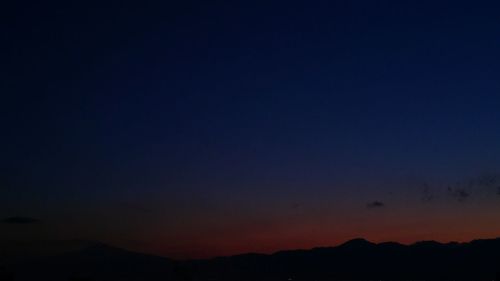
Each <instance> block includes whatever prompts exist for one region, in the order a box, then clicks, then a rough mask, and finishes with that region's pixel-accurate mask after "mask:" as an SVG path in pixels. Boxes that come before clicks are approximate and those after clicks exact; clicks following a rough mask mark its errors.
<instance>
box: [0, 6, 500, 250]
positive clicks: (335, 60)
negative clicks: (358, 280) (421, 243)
mask: <svg viewBox="0 0 500 281" xmlns="http://www.w3.org/2000/svg"><path fill="white" fill-rule="evenodd" d="M164 2H165V3H162V4H160V3H151V2H150V3H132V2H127V1H116V2H114V3H112V2H108V3H106V4H103V3H100V4H98V5H93V4H89V3H80V4H68V3H63V4H61V3H58V4H55V3H45V2H44V3H39V4H27V3H22V4H19V5H17V4H12V6H11V7H9V8H8V9H6V15H5V16H2V21H1V26H2V34H3V39H4V40H3V41H4V43H3V46H2V49H3V51H2V55H1V56H2V63H1V64H2V68H1V69H2V82H3V83H1V92H2V93H3V94H2V102H1V105H0V107H1V115H0V117H1V120H2V121H1V122H2V138H1V140H0V142H1V143H0V144H1V146H0V147H1V151H0V153H1V155H2V157H1V162H0V167H1V171H2V172H1V174H0V185H1V189H0V192H2V196H0V203H1V207H0V215H2V216H5V217H7V216H21V215H22V216H29V217H32V216H33V217H36V218H37V219H39V220H40V222H45V223H44V224H42V226H41V227H40V226H38V229H36V228H35V229H32V230H29V231H28V232H29V233H28V234H26V233H24V234H23V235H26V236H27V237H29V236H30V235H32V236H36V237H43V238H47V237H50V238H53V237H57V238H61V239H69V238H74V237H77V236H78V237H79V238H86V239H99V240H106V241H112V242H113V243H117V244H121V245H125V246H128V247H136V248H140V249H146V250H147V251H151V252H156V253H162V254H172V255H178V256H203V255H213V254H218V253H235V252H241V251H247V250H256V251H258V250H262V251H269V250H275V249H279V248H280V247H307V246H317V245H316V244H317V243H325V244H327V243H330V244H334V243H337V242H338V241H340V240H341V239H344V238H350V237H351V236H365V237H368V238H370V237H372V238H374V239H379V240H383V239H396V240H402V241H411V240H415V239H421V238H430V239H468V238H474V237H475V236H480V235H492V234H494V233H498V232H496V231H500V229H498V228H488V227H487V225H488V223H494V222H496V221H495V220H496V219H497V218H496V217H494V213H493V212H494V211H498V209H495V208H496V207H492V208H493V209H491V210H490V209H488V208H486V207H480V206H481V205H486V206H489V205H488V204H486V203H485V200H486V201H487V198H490V197H492V196H490V195H494V194H495V192H494V191H491V190H490V191H485V190H484V188H482V189H481V190H480V191H478V190H477V188H476V187H474V185H467V184H462V183H464V182H467V183H468V182H471V181H473V180H471V179H475V178H478V177H479V178H480V177H483V176H484V175H493V176H492V177H493V178H494V183H492V184H491V186H490V187H492V188H493V187H494V185H496V183H497V182H498V183H500V180H497V176H496V174H497V172H498V171H499V170H498V169H499V168H500V146H499V145H498V144H499V143H500V130H499V128H500V127H499V125H500V123H499V122H500V110H498V109H499V108H500V94H499V91H500V80H499V79H498V74H499V73H500V52H499V46H500V36H499V30H500V19H499V17H498V10H499V8H500V5H499V4H497V3H495V1H490V2H474V3H473V2H468V3H461V2H460V1H439V3H435V2H436V1H404V3H403V2H402V1H307V2H306V1H303V2H302V1H287V2H276V1H267V2H262V3H255V2H254V1H248V2H246V3H234V2H233V3H231V2H230V1H227V2H226V1H215V2H213V3H207V2H205V1H200V2H196V1H179V2H183V3H182V4H180V3H173V2H169V1H164ZM238 2H240V1H238ZM269 2H271V3H269ZM450 186H451V187H450ZM483 187H484V186H483ZM422 189H424V190H427V191H425V192H431V193H432V196H431V197H432V198H434V197H437V198H438V200H435V201H434V203H433V204H434V205H433V206H431V207H429V206H428V205H425V206H424V207H422V202H421V200H419V198H420V197H421V194H420V192H422V191H421V190H422ZM428 189H431V191H428ZM450 189H451V191H450ZM454 189H456V190H455V191H457V192H456V193H454V192H453V190H454ZM462 189H464V190H466V192H468V194H469V196H466V197H467V199H468V200H467V201H472V199H476V201H477V202H476V203H477V208H472V207H470V206H471V205H472V203H469V205H468V207H467V208H472V209H471V210H469V211H470V212H469V211H468V212H467V214H473V215H470V220H471V221H474V220H475V218H477V216H481V217H488V218H489V216H491V218H490V220H486V221H484V222H483V224H484V225H483V224H480V225H475V224H471V225H467V224H465V225H463V226H462V228H460V227H458V226H457V227H456V228H453V227H451V228H450V225H454V223H455V220H454V219H457V221H458V217H457V218H455V217H453V216H454V215H450V214H457V212H462V211H461V210H462V209H463V205H464V204H458V205H457V204H455V203H456V202H453V203H450V202H448V201H447V196H448V195H450V196H448V197H453V196H454V194H460V192H459V191H461V190H462ZM488 192H489V193H488ZM424 195H425V194H424ZM493 197H495V196H493ZM478 198H479V199H478ZM448 199H449V198H448ZM375 201H380V202H382V203H383V204H382V206H380V208H377V209H383V210H380V211H381V212H384V213H383V215H381V216H383V217H382V218H381V217H379V216H377V215H373V214H372V213H373V212H372V211H373V210H371V209H372V208H369V209H370V210H367V208H366V206H374V205H373V204H371V203H370V202H375ZM452 201H453V200H452ZM459 201H460V202H461V203H463V202H462V201H464V200H459ZM497 203H498V202H496V203H494V204H497ZM492 204H493V203H492ZM375 205H376V204H375ZM405 206H406V208H405ZM492 206H493V205H492ZM422 208H423V210H421V209H422ZM433 208H438V209H439V210H440V211H441V213H440V214H442V220H443V221H447V218H450V220H448V222H449V225H447V224H446V223H444V224H443V222H442V221H439V223H438V222H436V221H433V222H432V223H429V222H428V216H430V214H431V213H432V212H435V211H436V210H435V209H433ZM420 211H421V212H420ZM395 213H400V214H403V215H401V217H393V216H392V215H391V214H395ZM228 214H231V215H229V216H228ZM450 216H452V217H450ZM499 219H500V218H499ZM68 221H71V222H70V223H68ZM381 221H383V222H386V224H387V225H385V224H384V227H386V228H385V229H389V230H387V231H384V230H383V229H382V228H377V227H375V226H373V225H380V222H381ZM127 222H128V223H127ZM390 222H394V223H390ZM426 222H428V223H429V225H433V226H435V225H442V227H443V229H441V228H439V227H438V226H435V227H436V229H435V232H433V231H432V228H430V229H431V230H429V231H428V232H425V233H415V232H411V231H408V233H406V232H403V233H399V232H397V231H396V232H394V231H393V232H390V231H391V230H390V229H398V230H400V229H401V225H403V224H404V225H406V224H408V225H411V227H415V228H416V227H423V226H426V224H425V223H426ZM330 223H331V224H330ZM320 225H323V226H324V227H325V229H321V230H319V226H320ZM445 226H446V227H448V229H451V230H450V233H448V232H446V229H444V227H445ZM2 227H3V228H6V229H7V230H8V231H9V233H10V234H7V235H6V237H9V235H11V236H19V235H20V234H19V230H18V229H16V230H12V229H10V228H11V227H10V226H2ZM391 227H392V228H391ZM266 228H271V229H273V230H272V231H269V233H267V232H264V233H266V234H265V235H261V233H262V232H261V231H262V229H266ZM81 229H87V232H85V233H82V232H81ZM89 229H91V230H89ZM137 229H140V231H138V230H137ZM304 229H309V230H307V231H304ZM311 229H313V230H311ZM457 229H458V230H457ZM452 230H453V231H454V232H453V231H452ZM460 230H462V232H460ZM200 231H207V232H213V233H222V234H226V236H231V235H235V236H238V235H240V233H239V231H240V232H241V231H245V232H251V233H252V234H251V235H250V236H249V237H246V238H245V239H240V240H238V239H235V241H234V242H233V243H232V244H231V245H227V243H226V244H225V242H224V243H223V242H221V241H218V240H213V239H215V238H212V240H211V238H210V237H207V236H210V235H205V236H203V237H200V236H197V233H200ZM283 232H286V233H291V234H290V237H283V234H282V233H283ZM320 232H321V233H320ZM452 232H453V233H455V234H456V233H459V234H458V235H455V236H453V233H452ZM33 233H34V234H33ZM123 233H127V234H126V235H123ZM123 236H126V238H123ZM117 237H120V238H117ZM262 237H264V238H262ZM278 240H280V241H278ZM131 241H134V242H131ZM138 241H139V242H138ZM151 241H153V242H151ZM134 243H135V244H134ZM259 243H260V244H259ZM280 243H281V244H280ZM249 244H250V245H253V246H248V245H249ZM207 245H212V246H211V247H212V248H210V247H209V246H207Z"/></svg>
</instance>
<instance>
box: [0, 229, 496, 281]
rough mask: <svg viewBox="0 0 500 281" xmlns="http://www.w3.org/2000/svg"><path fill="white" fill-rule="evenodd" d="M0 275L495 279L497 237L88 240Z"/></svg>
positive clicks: (55, 277)
mask: <svg viewBox="0 0 500 281" xmlns="http://www.w3.org/2000/svg"><path fill="white" fill-rule="evenodd" d="M0 271H3V273H0V274H3V276H0V277H1V278H3V279H0V280H2V281H3V280H9V278H10V280H55V281H57V280H81V281H84V280H88V281H90V280H103V281H104V280H106V281H110V280H180V281H183V280H228V281H229V280H270V281H271V280H478V281H480V280H500V279H499V278H500V275H499V272H500V238H497V239H488V240H474V241H471V242H468V243H455V242H453V243H446V244H443V243H438V242H435V241H422V242H417V243H414V244H411V245H403V244H399V243H394V242H386V243H379V244H376V243H372V242H369V241H367V240H364V239H354V240H351V241H348V242H346V243H344V244H341V245H339V246H336V247H323V248H314V249H310V250H291V251H281V252H277V253H274V254H269V255H266V254H243V255H237V256H230V257H219V258H213V259H207V260H190V261H173V260H170V259H167V258H162V257H157V256H152V255H145V254H139V253H134V252H130V251H126V250H123V249H119V248H114V247H110V246H106V245H103V244H93V245H91V246H88V247H86V248H84V249H81V250H78V251H72V252H68V253H64V254H59V255H54V256H50V257H45V258H36V259H30V260H27V261H23V262H18V263H14V264H10V265H7V266H4V267H3V269H0Z"/></svg>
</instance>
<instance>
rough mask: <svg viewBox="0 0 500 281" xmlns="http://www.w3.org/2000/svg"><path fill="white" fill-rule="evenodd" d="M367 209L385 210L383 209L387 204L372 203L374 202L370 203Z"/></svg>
mask: <svg viewBox="0 0 500 281" xmlns="http://www.w3.org/2000/svg"><path fill="white" fill-rule="evenodd" d="M366 207H367V208H368V209H374V208H383V207H385V203H384V202H381V201H372V202H368V203H367V204H366Z"/></svg>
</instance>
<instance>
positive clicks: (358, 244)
mask: <svg viewBox="0 0 500 281" xmlns="http://www.w3.org/2000/svg"><path fill="white" fill-rule="evenodd" d="M372 245H375V243H372V242H370V241H368V240H366V239H364V238H355V239H351V240H349V241H347V242H345V243H343V244H342V245H340V246H342V247H345V246H349V247H353V246H354V247H363V246H372Z"/></svg>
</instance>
